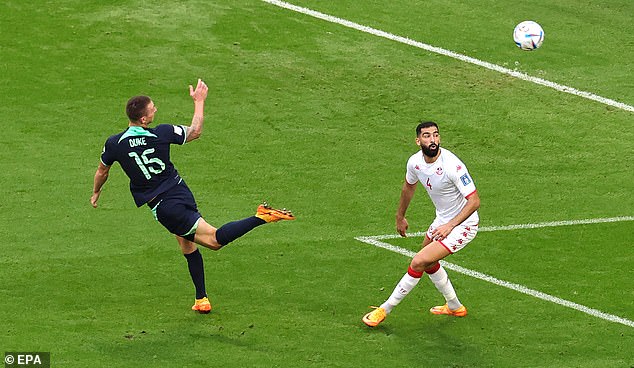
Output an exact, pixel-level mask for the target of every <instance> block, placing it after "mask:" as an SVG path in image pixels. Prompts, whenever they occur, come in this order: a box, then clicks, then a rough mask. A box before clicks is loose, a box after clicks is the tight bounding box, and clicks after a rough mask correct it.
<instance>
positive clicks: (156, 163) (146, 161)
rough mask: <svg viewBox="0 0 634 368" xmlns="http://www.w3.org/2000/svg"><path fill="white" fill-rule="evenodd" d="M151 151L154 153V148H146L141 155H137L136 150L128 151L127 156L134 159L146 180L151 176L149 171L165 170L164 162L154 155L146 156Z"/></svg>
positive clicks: (158, 172) (160, 171)
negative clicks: (151, 156)
mask: <svg viewBox="0 0 634 368" xmlns="http://www.w3.org/2000/svg"><path fill="white" fill-rule="evenodd" d="M152 153H154V148H148V149H146V150H145V151H143V153H142V154H141V157H139V155H138V154H137V153H136V152H128V156H130V157H132V158H134V161H136V164H137V165H138V166H139V169H141V172H143V175H145V178H146V179H147V180H150V179H151V178H152V175H151V174H150V173H152V174H160V173H162V172H163V170H165V163H163V161H161V160H160V159H159V158H156V157H153V158H150V157H148V155H150V154H152Z"/></svg>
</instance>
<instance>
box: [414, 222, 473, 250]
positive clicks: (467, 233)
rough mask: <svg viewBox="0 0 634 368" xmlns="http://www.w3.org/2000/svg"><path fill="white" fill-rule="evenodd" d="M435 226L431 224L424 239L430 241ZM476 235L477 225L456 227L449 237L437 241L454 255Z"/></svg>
mask: <svg viewBox="0 0 634 368" xmlns="http://www.w3.org/2000/svg"><path fill="white" fill-rule="evenodd" d="M435 228H436V227H435V224H431V225H430V226H429V229H428V230H427V233H425V237H427V239H432V237H431V233H432V232H433V231H434V229H435ZM477 233H478V225H458V226H456V227H454V228H453V230H451V232H450V233H449V235H448V236H447V237H446V238H445V239H443V240H440V241H438V242H439V243H440V244H441V245H442V246H443V247H445V248H447V250H448V251H449V253H451V254H454V253H456V252H457V251H459V250H461V249H462V248H464V247H465V246H466V245H467V244H469V243H470V242H471V241H472V240H473V238H475V236H476V234H477Z"/></svg>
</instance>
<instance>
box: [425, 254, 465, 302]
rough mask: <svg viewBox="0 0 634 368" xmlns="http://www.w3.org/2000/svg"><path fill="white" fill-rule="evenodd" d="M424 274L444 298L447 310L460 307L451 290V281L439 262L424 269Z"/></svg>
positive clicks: (454, 292)
mask: <svg viewBox="0 0 634 368" xmlns="http://www.w3.org/2000/svg"><path fill="white" fill-rule="evenodd" d="M425 272H427V274H428V275H429V279H430V280H431V282H433V283H434V285H435V286H436V289H438V291H440V293H441V294H442V295H443V296H444V297H445V300H446V301H447V306H448V307H449V309H451V310H456V309H458V308H460V307H462V303H460V300H458V296H456V291H455V290H454V289H453V285H451V281H449V276H448V275H447V271H445V269H444V268H443V267H442V266H441V265H440V262H439V263H436V265H435V266H433V267H431V268H428V269H426V270H425Z"/></svg>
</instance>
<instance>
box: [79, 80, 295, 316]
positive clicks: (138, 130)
mask: <svg viewBox="0 0 634 368" xmlns="http://www.w3.org/2000/svg"><path fill="white" fill-rule="evenodd" d="M207 91H208V88H207V85H206V84H205V83H204V82H203V81H202V80H200V79H199V80H198V84H197V85H196V88H195V89H194V87H193V86H191V85H190V86H189V95H190V96H191V97H192V99H193V100H194V116H193V118H192V123H191V125H189V126H186V125H168V124H161V125H158V126H156V128H149V125H150V124H151V123H152V122H153V120H154V114H155V113H156V106H154V102H153V101H152V100H151V99H150V98H149V97H147V96H136V97H132V98H131V99H130V100H129V101H128V103H127V105H126V114H127V115H128V119H129V120H130V122H129V124H128V128H127V129H126V130H125V131H123V132H121V133H119V134H116V135H113V136H111V137H109V138H108V139H107V140H106V143H105V145H104V148H103V152H102V154H101V162H100V163H99V166H98V168H97V172H96V173H95V178H94V186H93V194H92V196H91V198H90V203H91V204H92V206H93V207H95V208H96V207H97V201H98V200H99V196H100V195H101V190H102V187H103V185H104V184H105V182H106V180H108V174H109V171H110V167H111V166H112V164H114V163H115V162H119V164H120V165H121V167H122V168H123V171H124V172H125V173H126V175H127V176H128V177H129V178H130V192H131V193H132V197H133V198H134V202H135V204H136V205H137V207H141V206H143V205H144V204H147V205H148V207H149V208H150V209H151V210H152V212H153V213H154V216H155V218H156V219H157V220H158V221H159V222H160V223H161V224H162V225H163V226H164V227H165V228H166V229H167V230H169V231H170V232H171V233H172V234H174V235H176V240H177V241H178V244H179V245H180V247H181V250H182V252H183V254H184V255H185V258H186V259H187V264H188V268H189V273H190V275H191V277H192V281H193V283H194V286H195V288H196V301H195V303H194V305H193V306H192V310H195V311H198V312H200V313H209V312H210V311H211V303H210V301H209V299H208V297H207V292H206V288H205V272H204V268H203V259H202V255H201V254H200V252H199V251H198V247H197V246H196V244H199V245H202V246H205V247H207V248H210V249H213V250H218V249H220V248H222V247H223V246H225V245H227V244H229V242H231V241H233V240H235V239H237V238H239V237H241V236H242V235H244V234H246V233H247V232H249V231H251V230H252V229H254V228H255V227H257V226H259V225H263V224H265V223H268V222H276V221H280V220H294V219H295V217H294V216H293V214H292V213H291V212H290V211H288V210H286V209H282V210H277V209H274V208H271V207H270V206H268V204H266V203H264V204H262V205H260V206H259V207H258V208H257V210H256V214H255V216H251V217H248V218H245V219H242V220H239V221H234V222H230V223H227V224H225V225H223V226H221V227H220V228H218V229H216V228H215V227H213V226H212V225H210V224H208V223H207V222H206V221H205V220H204V219H203V218H202V216H201V214H200V213H199V212H198V208H197V206H196V201H195V200H194V196H193V194H192V192H191V191H190V190H189V188H188V187H187V185H186V184H185V182H184V181H183V179H182V178H181V177H180V175H179V174H178V171H176V168H174V165H173V164H172V162H171V160H170V145H172V144H179V145H182V144H185V143H187V142H191V141H192V140H194V139H197V138H198V137H200V135H201V134H202V130H203V120H204V104H205V100H206V99H207Z"/></svg>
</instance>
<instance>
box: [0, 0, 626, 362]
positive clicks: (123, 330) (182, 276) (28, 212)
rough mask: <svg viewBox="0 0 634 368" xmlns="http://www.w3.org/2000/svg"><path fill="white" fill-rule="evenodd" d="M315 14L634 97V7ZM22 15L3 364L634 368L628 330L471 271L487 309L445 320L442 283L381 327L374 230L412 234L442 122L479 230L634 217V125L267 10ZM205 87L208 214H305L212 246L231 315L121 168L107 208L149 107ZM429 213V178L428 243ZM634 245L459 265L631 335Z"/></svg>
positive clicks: (536, 237) (576, 101)
mask: <svg viewBox="0 0 634 368" xmlns="http://www.w3.org/2000/svg"><path fill="white" fill-rule="evenodd" d="M293 3H294V4H297V5H300V6H304V7H308V8H311V9H314V10H316V11H320V12H323V13H326V14H330V15H333V16H336V17H339V18H342V19H348V20H350V21H352V22H356V23H359V24H363V25H367V26H370V27H373V28H376V29H380V30H384V31H386V32H389V33H392V34H395V35H400V36H404V37H409V38H411V39H413V40H417V41H420V42H424V43H427V44H430V45H434V46H438V47H442V48H444V49H447V50H452V51H454V52H458V53H461V54H464V55H468V56H471V57H474V58H477V59H479V60H483V61H487V62H490V63H494V64H498V65H501V66H505V67H507V68H510V69H515V68H516V69H518V70H519V71H522V72H525V73H527V74H528V75H532V76H536V77H540V78H544V79H546V80H550V81H553V82H556V83H559V84H562V85H566V86H571V87H574V88H576V89H579V90H582V91H589V92H591V93H594V94H597V95H599V96H603V97H605V98H609V99H613V100H616V101H619V102H622V103H624V104H627V105H630V106H631V105H633V104H634V85H632V82H631V81H632V80H633V76H632V68H631V60H632V59H634V44H632V41H631V36H630V29H631V27H630V22H631V14H633V13H634V4H633V3H632V2H631V1H626V0H615V1H610V2H590V3H587V4H585V6H579V5H578V3H577V2H575V1H572V0H565V1H560V2H557V3H556V4H555V3H552V2H545V1H543V2H537V3H535V2H532V3H527V4H516V3H514V4H513V6H510V5H507V4H506V3H505V2H496V1H483V2H479V3H478V4H477V6H474V5H473V3H472V2H467V1H460V2H453V3H451V4H448V3H446V2H439V1H425V2H422V1H389V2H388V1H350V0H346V1H336V2H324V1H309V0H305V1H300V0H297V1H293ZM535 9H538V10H539V13H536V12H535ZM525 19H533V20H536V21H538V22H539V23H540V24H541V25H542V26H543V27H544V30H545V32H546V39H545V41H544V45H543V46H542V48H541V49H539V50H537V51H534V52H523V51H520V50H519V49H517V48H516V47H515V46H514V44H513V41H512V37H511V32H512V30H513V27H514V25H515V24H517V23H518V22H520V21H522V20H525ZM0 24H2V26H3V27H2V32H0V50H1V55H2V56H1V58H0V70H1V71H2V77H1V83H0V98H1V99H2V101H3V103H2V105H1V106H0V116H2V119H3V127H4V129H3V134H1V135H0V163H1V165H2V173H3V175H2V177H1V178H0V182H1V185H0V197H1V198H2V199H1V200H0V223H1V224H2V225H0V226H2V231H1V232H0V237H1V239H0V241H1V244H2V247H3V252H2V253H1V255H0V285H2V287H0V321H1V322H2V323H1V324H0V349H3V350H2V351H5V352H7V351H48V352H51V361H52V364H51V366H52V367H86V366H91V367H130V366H156V367H194V366H201V365H204V366H209V367H248V366H253V367H274V366H277V367H304V366H314V367H360V366H386V365H389V366H395V367H410V366H411V367H414V366H416V367H420V366H429V367H629V366H633V365H634V349H633V348H632V346H634V329H633V328H632V327H629V326H626V325H623V324H619V323H614V322H609V321H605V320H603V319H600V318H596V317H594V316H591V315H588V314H584V313H581V312H579V311H576V310H573V309H569V308H566V307H563V306H560V305H556V304H553V303H549V302H547V301H544V300H540V299H536V298H534V297H531V296H528V295H525V294H521V293H518V292H516V291H513V290H509V289H505V288H502V287H499V286H497V285H493V284H490V283H487V282H484V281H482V280H478V279H474V278H471V277H469V276H466V275H463V274H459V273H456V272H451V271H448V272H449V274H450V277H451V279H452V282H453V284H454V285H455V287H456V291H457V292H458V295H459V297H460V299H461V301H463V302H464V303H465V305H466V306H467V307H468V308H469V315H468V316H467V317H466V318H460V319H459V318H444V317H438V316H432V315H430V314H429V313H428V312H427V311H428V309H429V308H430V307H431V306H433V305H436V304H440V303H442V301H441V300H442V296H440V295H439V294H438V292H437V291H436V290H435V288H434V287H433V286H432V285H431V283H430V282H429V281H428V280H426V279H425V280H423V281H421V283H420V284H419V286H418V287H417V288H416V289H415V290H414V291H413V292H412V293H410V295H409V296H408V297H407V298H406V299H405V300H404V301H403V303H401V304H400V305H399V306H398V307H397V308H396V309H395V310H394V313H392V314H391V315H390V316H388V318H387V319H386V321H385V322H384V323H382V324H381V325H380V326H378V327H377V328H374V329H369V328H367V327H366V326H365V325H363V324H362V322H361V317H362V316H363V314H364V313H366V312H367V311H368V306H369V305H376V304H379V303H381V302H382V301H383V300H385V299H386V298H387V297H388V295H389V293H390V292H391V290H392V289H393V287H394V285H395V284H396V282H397V281H398V280H399V279H400V277H401V276H402V274H403V273H404V272H405V270H406V267H407V264H408V262H409V260H408V259H407V257H404V256H403V255H400V254H396V253H392V252H388V251H386V250H384V249H379V248H375V247H372V246H370V245H367V244H363V243H360V242H358V241H357V240H355V237H358V236H367V235H377V234H388V233H393V232H394V213H395V211H396V206H397V204H398V203H397V202H398V196H399V193H400V188H401V185H402V180H403V177H404V173H405V162H406V160H407V158H408V157H409V155H411V154H412V153H413V152H415V151H416V146H415V145H414V127H415V125H416V123H417V121H418V120H420V119H431V120H435V121H437V122H438V123H439V124H440V132H441V136H442V139H443V141H442V143H443V146H445V147H447V148H449V149H450V150H452V151H453V152H455V153H456V154H457V155H458V156H459V157H460V158H461V159H462V160H463V161H465V163H466V165H467V166H468V167H469V170H470V172H471V174H472V176H473V178H474V180H475V183H476V185H477V187H478V191H479V193H480V196H481V199H482V208H481V210H480V218H481V221H482V222H481V225H482V226H501V225H510V224H525V223H538V222H547V221H558V220H577V219H594V218H607V217H617V216H632V215H634V197H633V196H632V189H633V186H632V183H633V182H634V174H633V173H634V170H633V169H634V167H633V164H632V163H633V162H634V149H633V148H632V147H633V146H632V142H633V141H634V132H633V130H632V124H634V118H633V115H632V112H628V111H624V110H623V109H619V108H615V107H613V106H607V105H604V104H601V103H598V102H595V101H590V100H588V99H585V98H582V97H579V96H574V95H570V94H566V93H561V92H558V91H556V90H554V89H551V88H547V87H544V86H539V85H536V84H533V83H530V82H527V81H523V80H518V79H515V78H512V77H509V76H506V75H502V74H499V73H497V72H494V71H491V70H487V69H483V68H481V67H478V66H476V65H472V64H466V63H464V62H461V61H459V60H455V59H451V58H448V57H446V56H442V55H439V54H434V53H430V52H428V51H424V50H420V49H417V48H413V47H411V46H408V45H404V44H401V43H398V42H394V41H391V40H387V39H384V38H379V37H376V36H373V35H370V34H367V33H363V32H359V31H357V30H353V29H349V28H346V27H343V26H341V25H337V24H333V23H329V22H326V21H324V20H319V19H315V18H313V17H310V16H307V15H303V14H299V13H297V12H293V11H290V10H286V9H282V8H279V7H276V6H274V5H271V4H267V3H265V2H263V1H258V0H249V1H247V0H244V1H231V2H225V1H217V0H216V1H162V2H160V4H151V3H147V2H143V1H114V2H109V3H108V4H104V3H103V2H99V1H81V2H80V1H76V0H72V1H71V0H68V1H58V2H46V3H44V2H22V1H15V0H10V1H5V2H3V3H2V4H0ZM198 77H200V78H203V79H204V80H205V81H206V82H207V84H208V85H209V86H210V95H209V99H208V104H207V109H206V121H205V132H204V133H203V136H202V138H201V139H199V140H198V141H195V142H192V143H191V144H188V145H185V146H183V147H174V148H173V149H172V159H173V161H174V163H175V165H176V167H177V168H178V170H179V172H180V173H181V175H182V176H183V177H184V179H185V180H186V181H187V183H188V185H189V186H190V187H191V188H192V191H193V192H194V194H195V196H196V199H197V202H198V205H199V208H200V210H201V212H202V214H203V215H204V216H205V218H206V219H207V221H208V222H210V223H212V224H214V225H216V226H219V225H221V224H223V223H226V222H228V221H231V220H235V219H238V218H242V217H245V216H249V215H251V214H253V213H254V211H255V208H256V206H257V204H258V203H259V201H261V200H263V199H267V200H268V201H269V202H271V204H273V205H277V206H285V207H288V208H291V209H293V211H294V213H295V214H296V216H297V218H298V219H297V220H296V221H293V222H288V223H278V224H271V225H267V226H263V227H261V228H258V229H256V230H254V231H253V232H252V233H250V234H248V235H246V236H245V237H243V238H241V239H239V240H238V241H236V242H235V243H232V244H231V245H229V246H228V247H227V248H226V249H223V250H221V251H220V252H212V251H207V250H202V253H203V257H204V259H205V268H206V278H207V286H208V292H209V294H210V298H211V300H212V302H213V304H214V310H213V311H212V313H211V314H209V315H199V314H196V313H192V312H191V311H190V310H189V308H190V306H191V303H192V302H193V296H194V295H193V286H192V285H191V281H190V279H189V275H188V273H187V268H186V262H185V259H184V257H183V256H182V255H180V252H179V250H178V247H177V244H176V241H175V240H174V239H173V237H172V236H170V235H169V234H168V233H167V231H165V230H164V229H163V228H162V227H161V226H160V225H159V224H158V223H156V222H155V221H154V220H153V218H152V215H151V213H150V212H149V210H148V209H147V208H145V207H144V208H142V209H136V208H135V207H134V204H133V201H132V198H131V196H130V194H129V191H128V189H127V185H128V183H127V180H126V178H125V175H124V174H123V172H122V171H121V170H120V169H119V168H118V166H117V167H115V168H114V169H113V170H112V171H111V176H110V179H109V181H108V183H107V184H106V187H105V188H104V192H103V194H102V196H101V199H100V207H99V208H98V209H96V210H95V209H93V208H91V207H90V205H89V202H88V200H89V197H90V191H91V188H92V178H93V174H94V170H95V168H96V166H97V163H98V159H99V154H100V152H101V148H102V145H103V143H104V141H105V139H106V138H107V137H108V136H109V135H111V134H114V133H117V132H119V131H121V130H123V129H124V127H125V126H126V124H127V121H126V119H125V114H124V105H125V102H126V101H127V99H128V98H129V97H130V96H132V95H137V94H147V95H149V96H151V97H152V98H153V100H154V101H155V103H156V105H157V108H158V112H157V115H156V123H172V124H182V123H188V122H189V121H190V120H191V115H192V112H193V107H192V103H191V99H190V97H189V96H188V94H187V85H188V84H192V83H194V82H195V80H196V78H198ZM432 219H433V208H432V206H431V203H430V201H429V199H428V198H427V196H426V194H425V193H424V192H423V190H421V189H420V188H419V190H418V193H417V194H416V196H415V198H414V201H413V202H412V205H411V206H410V210H409V212H408V220H409V223H410V226H411V230H412V231H420V230H423V229H424V228H425V227H426V226H427V225H428V224H429V222H431V220H432ZM633 233H634V222H632V221H624V222H617V223H598V224H585V225H577V226H563V227H551V228H542V229H525V230H514V231H504V232H482V233H480V234H479V235H478V236H477V237H476V239H475V240H474V241H473V242H472V243H471V244H470V245H469V246H468V247H467V248H466V249H465V250H464V251H462V252H460V253H458V254H456V255H454V256H451V257H449V258H448V259H447V260H448V261H449V262H452V263H454V264H457V265H460V266H463V267H466V268H468V269H471V270H476V271H479V272H482V273H485V274H487V275H491V276H493V277H496V278H499V279H502V280H507V281H509V282H513V283H517V284H521V285H524V286H526V287H528V288H531V289H534V290H539V291H541V292H544V293H547V294H550V295H554V296H557V297H560V298H563V299H566V300H569V301H571V302H574V303H578V304H581V305H584V306H588V307H590V308H594V309H597V310H600V311H602V312H605V313H609V314H613V315H616V316H620V317H622V318H625V319H627V320H630V321H631V320H634V289H633V288H632V287H631V285H632V281H631V278H632V277H631V273H632V271H631V269H632V264H633V262H634V256H633V253H632V250H631V245H632V240H631V235H632V234H633ZM420 241H421V239H420V238H405V239H390V240H388V242H389V243H390V244H393V245H395V246H399V247H402V248H405V249H409V250H412V251H415V250H416V249H417V248H418V246H419V243H420Z"/></svg>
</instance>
